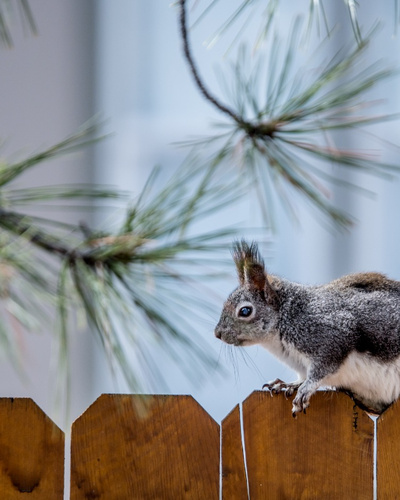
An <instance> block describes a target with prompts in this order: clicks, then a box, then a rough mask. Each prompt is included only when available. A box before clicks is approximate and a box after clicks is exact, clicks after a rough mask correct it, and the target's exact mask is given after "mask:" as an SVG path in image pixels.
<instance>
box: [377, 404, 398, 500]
mask: <svg viewBox="0 0 400 500" xmlns="http://www.w3.org/2000/svg"><path fill="white" fill-rule="evenodd" d="M376 432H377V436H376V441H377V472H376V476H377V498H378V500H394V499H400V401H396V402H395V403H393V404H392V406H390V407H389V408H388V409H387V410H386V411H385V412H384V413H382V415H380V417H379V418H378V420H377V423H376Z"/></svg>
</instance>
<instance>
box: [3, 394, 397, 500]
mask: <svg viewBox="0 0 400 500" xmlns="http://www.w3.org/2000/svg"><path fill="white" fill-rule="evenodd" d="M374 425H375V424H374V421H373V420H372V419H371V418H370V417H369V416H368V415H367V414H365V413H364V412H363V411H362V410H360V409H359V408H358V407H356V406H354V404H353V402H352V401H351V400H350V398H349V397H347V396H346V395H345V394H342V393H334V392H319V393H317V394H316V395H315V396H313V398H312V400H311V406H310V408H309V409H308V411H307V415H299V416H298V417H297V419H293V418H292V416H291V401H290V400H287V399H286V398H285V396H284V395H279V396H274V397H271V396H270V395H269V394H268V393H266V392H254V393H253V394H251V395H250V396H249V397H248V398H247V399H246V400H245V401H244V403H243V404H242V405H241V407H239V406H237V407H235V408H234V409H233V410H232V412H231V413H230V414H229V415H228V416H227V417H226V418H225V419H224V420H223V422H222V424H221V426H220V425H219V424H217V423H216V422H215V421H214V420H213V419H212V418H211V417H210V416H209V415H208V414H207V413H206V412H205V411H204V410H203V409H202V408H201V407H200V406H199V405H198V403H196V401H194V399H193V398H191V397H190V396H149V397H147V398H146V399H145V400H144V402H143V399H141V398H140V397H139V396H130V395H103V396H101V397H100V398H99V399H98V400H97V401H95V402H94V403H93V404H92V405H91V406H90V407H89V408H88V410H87V411H86V412H85V413H84V414H83V415H82V416H81V417H80V418H78V419H77V420H76V421H75V423H74V424H73V426H72V433H71V494H70V496H71V499H72V500H81V499H90V500H94V499H102V500H113V499H118V500H131V499H151V500H155V499H173V500H179V499H200V500H212V499H218V498H220V496H221V494H222V498H223V499H224V500H232V499H238V500H242V499H244V500H245V499H247V498H248V492H249V495H250V498H251V499H252V500H253V499H278V500H281V499H289V500H296V499H302V500H303V499H324V500H325V499H335V500H337V499H339V500H341V499H346V500H347V499H351V500H353V499H355V500H359V499H370V500H372V499H373V498H374V494H375V496H376V498H377V499H378V500H381V499H390V500H392V499H396V498H399V499H400V407H399V402H397V403H395V404H394V405H392V407H390V408H389V409H388V410H387V411H386V412H385V413H384V414H382V415H381V416H380V417H379V418H378V420H377V422H376V434H377V435H376V440H377V455H376V476H377V477H376V484H375V487H374V470H375V469H374ZM243 443H244V446H243ZM220 457H221V460H220ZM220 477H222V480H221V481H220ZM63 481H64V434H63V432H62V431H61V430H60V429H59V428H58V427H57V426H56V425H55V424H54V423H53V422H52V421H51V420H50V419H49V418H48V417H47V416H46V415H45V414H44V413H43V412H42V411H41V410H40V409H39V408H38V406H37V405H36V404H35V403H34V402H33V401H32V400H31V399H25V398H14V399H13V398H3V399H0V498H1V499H6V500H13V499H21V498H23V499H27V498H31V499H40V500H47V499H49V500H53V499H54V500H58V499H60V500H61V499H62V498H63V489H64V487H63ZM374 490H375V493H374Z"/></svg>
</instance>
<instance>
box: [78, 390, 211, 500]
mask: <svg viewBox="0 0 400 500" xmlns="http://www.w3.org/2000/svg"><path fill="white" fill-rule="evenodd" d="M142 401H143V400H142V398H140V396H131V395H102V396H101V397H100V398H99V399H98V400H97V401H96V402H95V403H94V404H93V405H92V406H91V407H89V409H88V410H87V411H86V412H85V413H84V414H83V415H82V416H81V417H80V418H79V419H78V420H77V421H76V422H75V423H74V424H73V426H72V441H71V499H72V500H78V499H100V498H101V499H107V500H114V499H119V500H125V499H141V500H145V499H152V500H154V499H177V500H178V499H183V498H190V499H201V500H204V499H207V500H213V499H215V500H216V499H218V495H219V454H220V437H219V434H220V431H219V425H218V424H217V423H216V422H215V421H214V420H213V419H212V418H211V417H210V416H209V415H208V414H207V413H206V412H205V411H204V410H203V409H202V408H201V407H200V406H199V404H198V403H196V401H195V400H194V399H193V398H192V397H190V396H148V397H146V407H145V409H144V410H143V408H142V409H141V410H140V403H141V402H142ZM138 408H139V410H138Z"/></svg>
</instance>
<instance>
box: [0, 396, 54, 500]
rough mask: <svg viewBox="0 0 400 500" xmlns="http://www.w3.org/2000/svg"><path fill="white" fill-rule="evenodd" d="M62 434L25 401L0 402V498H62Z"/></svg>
mask: <svg viewBox="0 0 400 500" xmlns="http://www.w3.org/2000/svg"><path fill="white" fill-rule="evenodd" d="M63 496H64V433H63V432H62V431H61V430H60V429H59V428H58V427H57V426H56V425H55V424H54V423H53V422H52V421H51V420H50V419H49V418H48V417H47V416H46V415H45V414H44V413H43V411H42V410H41V409H40V408H39V407H38V406H37V405H36V404H35V403H34V402H33V401H32V400H31V399H29V398H1V399H0V498H2V499H3V498H4V499H7V500H14V499H22V498H23V499H27V498H29V499H32V500H36V499H38V500H39V499H40V500H43V499H44V498H45V499H47V498H49V499H50V498H51V499H55V500H57V499H60V500H61V499H62V498H63Z"/></svg>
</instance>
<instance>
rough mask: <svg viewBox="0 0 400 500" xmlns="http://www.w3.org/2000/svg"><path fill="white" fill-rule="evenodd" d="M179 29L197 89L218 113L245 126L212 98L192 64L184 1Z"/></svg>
mask: <svg viewBox="0 0 400 500" xmlns="http://www.w3.org/2000/svg"><path fill="white" fill-rule="evenodd" d="M179 3H180V28H181V36H182V41H183V51H184V54H185V57H186V60H187V62H188V64H189V67H190V70H191V73H192V75H193V78H194V80H195V82H196V85H197V87H198V88H199V90H200V92H201V93H202V94H203V96H204V97H205V98H206V99H207V100H208V101H209V102H211V104H213V105H214V106H215V107H216V108H218V109H219V110H220V111H222V112H223V113H225V114H226V115H229V116H230V117H231V118H233V119H234V120H235V122H237V123H238V124H239V125H241V126H243V125H246V122H245V120H243V118H242V117H241V116H239V115H237V114H236V113H235V112H234V111H232V110H231V109H230V108H228V107H227V106H225V105H224V104H222V103H221V102H220V101H219V100H218V99H217V98H216V97H214V96H213V95H212V94H211V93H210V92H209V91H208V90H207V88H206V86H205V85H204V83H203V81H202V79H201V78H200V75H199V72H198V70H197V67H196V64H195V62H194V59H193V56H192V54H191V51H190V44H189V38H188V30H187V20H186V18H187V16H186V0H180V2H179Z"/></svg>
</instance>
